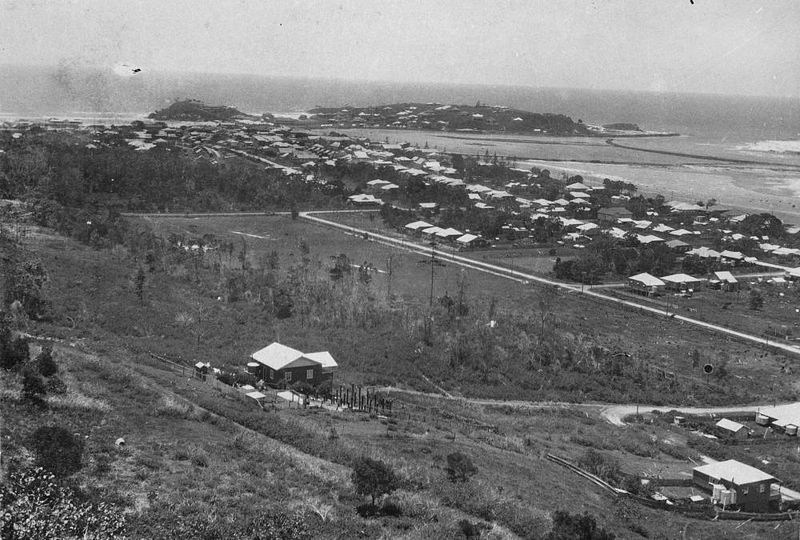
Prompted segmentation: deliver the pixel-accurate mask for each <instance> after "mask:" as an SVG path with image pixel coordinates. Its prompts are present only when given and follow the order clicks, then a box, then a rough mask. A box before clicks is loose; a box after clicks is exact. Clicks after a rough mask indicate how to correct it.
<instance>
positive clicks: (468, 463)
mask: <svg viewBox="0 0 800 540" xmlns="http://www.w3.org/2000/svg"><path fill="white" fill-rule="evenodd" d="M445 471H446V472H447V478H448V479H450V481H451V482H466V481H467V480H469V479H470V478H471V477H472V476H474V475H475V474H476V473H477V472H478V468H477V467H476V466H475V464H474V463H472V459H470V457H469V456H468V455H466V454H464V453H462V452H453V453H452V454H448V455H447V467H445Z"/></svg>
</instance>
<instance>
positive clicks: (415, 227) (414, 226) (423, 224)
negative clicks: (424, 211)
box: [405, 221, 433, 232]
mask: <svg viewBox="0 0 800 540" xmlns="http://www.w3.org/2000/svg"><path fill="white" fill-rule="evenodd" d="M430 227H433V225H431V224H430V223H428V222H427V221H412V222H411V223H409V224H408V225H406V227H405V228H406V229H408V230H410V231H414V232H417V231H421V230H423V229H428V228H430Z"/></svg>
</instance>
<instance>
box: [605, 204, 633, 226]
mask: <svg viewBox="0 0 800 540" xmlns="http://www.w3.org/2000/svg"><path fill="white" fill-rule="evenodd" d="M631 218H633V213H631V211H630V210H628V209H627V208H623V207H622V206H612V207H609V208H600V209H599V210H598V211H597V219H598V220H599V221H600V223H616V222H617V221H619V220H620V219H631Z"/></svg>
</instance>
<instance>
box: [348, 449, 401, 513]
mask: <svg viewBox="0 0 800 540" xmlns="http://www.w3.org/2000/svg"><path fill="white" fill-rule="evenodd" d="M352 478H353V485H354V486H355V488H356V493H358V494H359V495H369V496H370V497H372V506H375V499H376V498H379V497H382V496H383V495H387V494H389V493H391V492H392V491H394V490H395V489H397V485H398V479H397V476H396V475H395V473H394V471H393V470H392V468H391V467H390V466H389V465H388V464H386V463H384V462H383V461H380V460H375V459H371V458H368V457H360V458H358V459H356V461H355V463H354V464H353V477H352Z"/></svg>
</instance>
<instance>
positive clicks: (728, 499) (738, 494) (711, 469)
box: [692, 459, 781, 512]
mask: <svg viewBox="0 0 800 540" xmlns="http://www.w3.org/2000/svg"><path fill="white" fill-rule="evenodd" d="M692 479H693V481H694V484H695V485H696V486H698V487H700V488H702V489H705V490H707V491H710V492H711V501H712V502H713V503H715V504H719V505H722V506H725V507H726V508H730V507H734V508H739V509H741V510H743V511H745V512H769V511H770V510H777V508H778V505H779V504H780V501H781V494H780V487H779V485H778V484H779V482H778V480H777V479H776V478H775V477H774V476H772V475H770V474H767V473H765V472H763V471H760V470H758V469H756V468H755V467H751V466H750V465H745V464H744V463H740V462H738V461H736V460H733V459H729V460H727V461H719V462H717V463H710V464H708V465H702V466H700V467H696V468H695V469H694V470H693V472H692Z"/></svg>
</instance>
